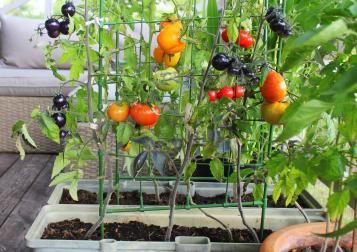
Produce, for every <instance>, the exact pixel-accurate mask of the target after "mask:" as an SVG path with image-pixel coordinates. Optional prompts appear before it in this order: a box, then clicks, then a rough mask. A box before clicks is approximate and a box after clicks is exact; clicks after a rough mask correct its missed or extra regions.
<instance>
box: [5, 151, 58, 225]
mask: <svg viewBox="0 0 357 252" xmlns="http://www.w3.org/2000/svg"><path fill="white" fill-rule="evenodd" d="M50 157H51V156H50V155H42V154H36V155H27V156H26V158H25V160H24V161H22V160H17V161H16V163H14V164H13V165H12V166H11V168H10V169H8V170H7V171H6V172H5V173H4V174H3V175H2V176H1V177H0V199H1V204H0V227H1V226H2V224H3V223H4V221H5V220H6V218H7V217H8V216H9V214H10V213H11V212H12V211H13V209H14V208H15V207H16V205H17V204H18V203H19V202H20V201H21V199H22V197H23V196H24V194H25V193H26V191H27V190H28V189H29V188H30V186H31V185H32V184H33V182H34V181H35V179H36V178H37V176H38V175H39V174H40V172H41V171H42V169H43V168H44V166H45V165H46V164H47V162H48V161H49V159H50Z"/></svg>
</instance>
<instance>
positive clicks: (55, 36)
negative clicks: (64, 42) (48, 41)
mask: <svg viewBox="0 0 357 252" xmlns="http://www.w3.org/2000/svg"><path fill="white" fill-rule="evenodd" d="M47 34H48V36H49V37H50V38H57V37H58V36H59V35H60V31H59V30H58V31H48V32H47Z"/></svg>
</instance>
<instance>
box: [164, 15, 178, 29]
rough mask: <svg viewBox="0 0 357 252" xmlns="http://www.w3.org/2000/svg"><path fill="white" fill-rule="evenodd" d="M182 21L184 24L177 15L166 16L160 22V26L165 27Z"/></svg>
mask: <svg viewBox="0 0 357 252" xmlns="http://www.w3.org/2000/svg"><path fill="white" fill-rule="evenodd" d="M175 21H176V22H177V23H180V24H181V26H182V23H181V21H177V17H175V16H172V17H166V18H165V19H164V20H163V21H161V22H160V28H165V27H166V26H168V25H170V24H172V23H176V22H175Z"/></svg>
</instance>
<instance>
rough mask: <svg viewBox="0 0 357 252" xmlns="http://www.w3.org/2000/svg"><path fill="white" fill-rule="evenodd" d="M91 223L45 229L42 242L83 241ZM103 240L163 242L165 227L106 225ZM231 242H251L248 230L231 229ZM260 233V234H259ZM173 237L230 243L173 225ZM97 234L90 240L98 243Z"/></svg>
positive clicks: (217, 234) (211, 232)
mask: <svg viewBox="0 0 357 252" xmlns="http://www.w3.org/2000/svg"><path fill="white" fill-rule="evenodd" d="M91 226H92V224H91V223H85V222H82V221H81V220H80V219H73V220H64V221H60V222H54V223H50V224H48V225H47V227H46V228H45V231H44V232H43V234H42V237H41V239H60V240H83V239H84V236H85V234H86V232H87V231H88V230H89V228H90V227H91ZM104 226H105V229H104V230H105V234H104V237H105V238H107V239H116V240H121V241H164V237H165V232H166V227H160V226H156V225H146V224H143V223H141V222H136V221H131V222H129V223H117V222H113V223H105V224H104ZM231 231H232V235H233V241H234V242H241V243H242V242H248V243H251V242H254V240H253V238H252V236H251V234H250V233H249V231H248V230H240V229H232V230H231ZM258 232H259V230H258ZM271 233H272V231H271V230H264V238H265V237H267V236H268V235H269V234H271ZM176 236H207V237H209V238H210V240H211V241H212V242H230V241H229V238H228V233H227V231H226V230H224V229H222V228H207V227H184V226H178V225H174V227H173V231H172V236H171V240H172V241H174V240H175V237H176ZM99 237H100V236H99V231H98V230H97V231H96V232H95V233H94V234H93V236H92V237H91V239H92V240H99V239H100V238H99Z"/></svg>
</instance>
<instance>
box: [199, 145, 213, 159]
mask: <svg viewBox="0 0 357 252" xmlns="http://www.w3.org/2000/svg"><path fill="white" fill-rule="evenodd" d="M216 151H217V146H216V145H215V144H214V143H208V144H206V145H205V146H204V147H203V150H202V153H201V154H202V157H203V158H210V157H212V156H213V154H214V153H215V152H216Z"/></svg>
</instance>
